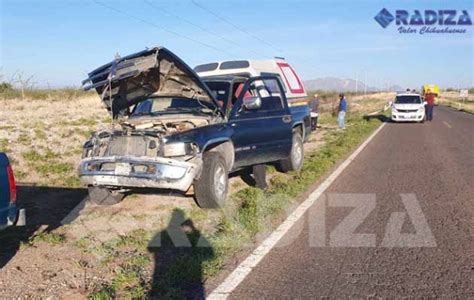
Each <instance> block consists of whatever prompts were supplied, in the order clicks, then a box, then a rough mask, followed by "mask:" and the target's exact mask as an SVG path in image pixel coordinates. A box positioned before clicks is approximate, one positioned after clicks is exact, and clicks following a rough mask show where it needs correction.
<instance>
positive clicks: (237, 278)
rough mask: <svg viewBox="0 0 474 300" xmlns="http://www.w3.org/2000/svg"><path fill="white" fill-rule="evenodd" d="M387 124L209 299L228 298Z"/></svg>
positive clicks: (315, 191)
mask: <svg viewBox="0 0 474 300" xmlns="http://www.w3.org/2000/svg"><path fill="white" fill-rule="evenodd" d="M384 126H385V123H383V124H382V125H381V126H380V127H379V128H377V130H376V131H375V132H374V133H372V135H371V136H369V138H368V139H367V140H366V141H365V142H364V143H362V145H360V146H359V148H357V150H355V151H354V153H352V154H351V155H350V156H349V157H348V158H347V159H346V160H345V161H344V162H343V163H342V164H341V165H340V166H339V167H338V168H337V169H336V170H334V172H333V173H332V174H331V175H329V177H328V178H326V180H324V182H323V183H321V185H320V186H319V187H318V188H317V189H316V190H314V191H313V192H312V193H311V195H309V197H308V198H307V199H306V200H304V201H303V202H302V203H301V204H300V205H299V206H298V207H297V208H296V209H295V210H294V211H293V212H292V213H291V214H290V215H289V216H288V217H287V218H286V220H285V221H283V223H281V224H280V226H278V228H277V229H276V230H275V231H273V232H272V234H271V235H270V236H269V237H268V238H266V239H265V240H264V241H263V242H262V243H261V244H260V245H259V246H258V247H257V248H256V249H255V250H254V251H253V252H252V253H251V254H250V255H249V256H247V258H246V259H245V260H244V261H243V262H241V263H240V265H239V266H237V268H236V269H235V270H234V271H232V273H230V274H229V276H227V278H226V279H225V280H224V281H223V282H222V283H221V284H220V285H219V286H218V287H217V288H216V289H214V290H213V291H212V292H211V294H209V296H208V297H207V299H227V297H228V296H229V295H230V293H232V291H233V290H234V289H235V288H236V287H237V286H238V285H239V284H240V283H241V282H242V281H243V280H244V279H245V277H247V275H248V274H250V272H251V271H252V269H253V268H255V267H256V266H257V265H258V263H259V262H260V261H261V260H262V259H263V258H264V257H265V255H267V254H268V252H270V250H272V248H273V247H275V245H276V244H277V243H278V241H279V240H280V239H281V238H282V237H283V236H284V235H285V234H286V233H287V232H288V231H289V230H290V228H291V227H292V226H293V225H294V224H295V223H296V222H297V221H298V220H299V219H300V218H301V217H302V216H303V215H304V214H305V212H306V211H307V210H308V209H309V208H310V207H311V206H312V205H313V204H314V203H315V201H316V200H317V199H318V198H319V197H320V196H321V194H322V193H323V192H324V191H325V190H326V189H327V188H328V187H329V186H330V185H331V184H332V183H333V182H334V180H336V178H337V177H338V176H339V174H341V173H342V171H344V169H345V168H346V167H347V166H348V165H349V164H350V163H351V162H352V161H353V160H354V159H355V158H356V157H357V155H358V154H359V153H360V152H361V151H362V150H363V149H364V148H365V146H367V144H368V143H369V142H370V141H371V140H372V139H373V138H374V137H375V136H376V135H377V133H379V131H380V130H382V128H383V127H384Z"/></svg>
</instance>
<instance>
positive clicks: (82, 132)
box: [0, 94, 391, 299]
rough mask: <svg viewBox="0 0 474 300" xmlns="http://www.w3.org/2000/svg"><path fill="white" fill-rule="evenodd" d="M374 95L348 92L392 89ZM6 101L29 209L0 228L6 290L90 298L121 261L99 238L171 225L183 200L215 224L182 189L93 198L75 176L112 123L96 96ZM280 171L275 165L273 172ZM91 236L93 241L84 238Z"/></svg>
mask: <svg viewBox="0 0 474 300" xmlns="http://www.w3.org/2000/svg"><path fill="white" fill-rule="evenodd" d="M370 97H371V100H370V101H366V100H365V99H362V98H361V97H356V98H355V99H353V101H351V99H349V103H350V109H351V110H352V111H364V112H372V111H376V110H380V108H381V107H383V105H384V103H385V102H386V101H387V100H386V99H389V98H390V97H391V95H385V94H383V95H378V96H376V95H370ZM376 99H382V100H376ZM3 101H4V103H3V105H4V109H3V110H2V111H0V121H1V123H0V141H1V143H0V145H1V146H2V148H3V150H6V152H7V153H8V155H9V156H10V157H11V158H12V161H13V166H14V169H15V172H16V176H17V179H18V181H19V184H18V185H19V186H18V201H19V203H21V206H22V207H25V208H26V214H27V222H28V225H27V226H26V227H20V228H10V229H7V230H6V231H4V232H2V233H0V242H1V244H2V247H1V249H0V268H1V269H0V295H1V296H2V297H6V298H19V297H22V298H48V297H53V298H64V299H66V298H73V297H78V298H83V297H85V295H87V294H88V293H89V292H90V291H91V290H93V289H94V287H95V286H97V285H100V284H101V283H102V282H104V281H108V280H109V279H110V278H111V276H112V274H113V273H114V269H115V268H116V267H117V265H115V264H114V263H113V262H111V261H110V260H108V257H109V256H108V254H110V253H101V252H100V251H99V250H98V251H93V250H94V249H95V248H94V245H101V244H102V245H103V244H104V243H108V242H110V241H111V240H114V239H116V238H117V237H120V236H123V235H125V234H127V233H129V232H133V231H135V230H139V229H145V230H146V229H151V228H164V227H165V226H166V224H168V222H169V221H170V215H171V212H172V211H173V209H174V208H176V207H179V208H181V209H182V210H183V211H185V212H186V213H188V214H192V215H193V221H194V226H196V227H197V228H200V230H201V231H213V230H215V225H216V222H217V214H216V213H214V212H212V211H205V210H200V209H198V208H197V207H196V205H195V203H194V201H193V199H192V197H189V196H183V195H181V194H174V193H171V192H165V193H163V192H162V191H159V193H158V194H156V193H155V192H158V191H152V192H147V191H143V192H142V193H139V194H135V195H131V196H129V197H127V198H125V200H124V201H123V202H122V203H120V204H118V205H115V206H109V207H104V206H96V205H94V204H91V203H89V202H88V201H87V192H86V190H85V189H83V188H81V187H80V186H79V185H78V181H77V177H76V168H77V165H78V162H79V160H80V157H81V146H82V144H83V142H84V141H85V140H86V138H87V137H88V136H89V134H90V131H91V130H97V129H99V128H101V127H105V126H110V125H109V122H110V118H109V117H108V114H107V112H106V111H105V109H104V108H102V106H101V104H100V101H99V100H98V98H97V97H93V96H91V97H84V98H78V99H76V100H71V101H68V102H62V101H45V100H28V101H26V100H22V101H13V100H11V101H9V100H3ZM364 102H365V103H364ZM323 105H324V104H323ZM335 128H336V126H335V124H329V123H323V124H321V127H320V128H318V130H317V131H316V132H315V133H313V134H312V135H311V137H310V139H309V141H308V142H307V143H306V144H305V152H306V153H309V152H314V151H317V149H318V148H319V147H320V146H321V145H322V144H323V141H324V135H325V134H326V133H327V132H329V131H331V130H335ZM32 151H34V152H36V155H32ZM33 154H35V153H33ZM63 164H65V165H63ZM50 165H53V166H57V168H51V167H50ZM275 173H276V172H275ZM273 175H274V172H270V173H269V175H268V177H270V178H271V177H272V176H273ZM270 178H269V179H270ZM248 184H249V181H248V178H246V177H245V176H241V174H234V175H232V178H231V180H230V192H231V193H235V192H236V191H238V190H240V189H242V188H245V187H247V186H248ZM86 238H87V240H88V242H89V243H90V241H91V240H93V243H92V244H89V245H84V244H83V242H84V241H85V239H86ZM94 243H95V244H94ZM85 247H87V248H88V251H87V253H85V251H84V248H85ZM91 249H92V250H91ZM101 249H102V248H101ZM149 272H150V274H151V272H152V266H151V264H150V267H149Z"/></svg>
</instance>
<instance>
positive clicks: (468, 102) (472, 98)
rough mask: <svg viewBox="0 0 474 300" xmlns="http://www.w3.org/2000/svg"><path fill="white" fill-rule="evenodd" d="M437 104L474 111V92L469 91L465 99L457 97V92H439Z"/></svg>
mask: <svg viewBox="0 0 474 300" xmlns="http://www.w3.org/2000/svg"><path fill="white" fill-rule="evenodd" d="M438 101H439V104H440V105H445V106H449V107H452V108H455V109H459V110H463V111H466V112H470V113H474V94H473V93H470V94H469V97H468V98H467V99H461V98H459V93H458V92H445V93H441V97H440V98H439V100H438Z"/></svg>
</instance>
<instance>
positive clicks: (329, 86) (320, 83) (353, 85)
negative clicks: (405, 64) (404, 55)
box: [303, 77, 403, 92]
mask: <svg viewBox="0 0 474 300" xmlns="http://www.w3.org/2000/svg"><path fill="white" fill-rule="evenodd" d="M303 83H304V86H305V88H306V90H308V91H311V90H312V91H314V90H323V91H336V92H354V91H356V90H357V91H359V92H362V91H364V90H365V83H363V82H362V81H360V80H359V81H356V80H354V79H342V78H336V77H323V78H316V79H311V80H305V81H303ZM377 90H379V89H378V88H376V87H371V86H368V87H367V91H369V92H372V91H377ZM389 90H390V91H401V90H403V88H402V87H400V86H398V85H393V86H391V87H390V88H389Z"/></svg>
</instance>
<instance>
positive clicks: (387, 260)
mask: <svg viewBox="0 0 474 300" xmlns="http://www.w3.org/2000/svg"><path fill="white" fill-rule="evenodd" d="M345 193H353V194H355V195H352V196H350V197H349V198H346V200H344V199H343V201H342V202H344V201H347V202H348V203H349V202H351V201H364V199H369V200H367V201H369V202H370V201H372V200H370V198H371V197H375V208H374V209H373V210H372V211H371V212H370V214H369V215H368V216H367V217H366V218H362V221H363V222H362V223H361V224H360V226H358V227H357V229H356V230H355V233H356V234H359V233H364V234H372V236H371V237H369V238H368V239H367V240H365V242H362V244H363V245H365V246H361V247H354V241H353V240H351V237H350V236H343V237H342V238H341V241H340V242H339V243H344V242H347V243H349V245H352V246H338V245H337V244H338V242H337V237H338V236H340V234H339V233H337V230H336V231H334V230H335V228H336V227H337V226H340V225H341V223H342V222H343V220H346V221H347V219H346V217H347V216H348V215H349V214H350V213H353V212H354V210H353V208H351V207H340V206H341V204H337V203H335V202H334V200H331V199H335V198H334V197H336V196H335V195H337V194H345ZM361 194H369V195H361ZM400 194H411V196H409V201H408V202H409V204H408V205H407V207H406V206H405V205H404V203H403V202H402V197H401V196H400ZM371 195H372V196H371ZM324 196H325V197H326V198H325V199H327V200H325V201H323V202H322V201H319V200H318V201H317V202H316V203H318V205H319V207H317V208H316V209H310V210H309V211H308V212H307V213H306V215H305V217H304V218H301V219H300V221H299V223H297V224H295V226H294V227H293V228H292V229H291V230H290V232H289V233H288V234H287V235H286V236H285V237H284V239H282V240H281V241H280V245H279V247H275V248H273V249H272V250H271V251H270V253H269V254H268V255H267V256H266V257H265V258H264V259H263V260H262V261H261V262H260V263H259V264H258V266H257V267H256V268H255V269H253V270H252V272H251V273H250V274H249V275H248V276H247V277H246V278H245V280H244V281H243V282H242V283H241V284H240V285H239V286H238V287H237V288H236V289H235V290H234V291H233V293H232V294H231V296H230V298H235V299H242V298H245V299H248V298H262V297H264V298H281V297H290V298H314V297H329V298H341V297H342V298H348V297H364V298H366V297H410V298H411V297H413V298H414V297H442V298H453V297H459V298H472V297H474V219H473V216H474V115H469V114H465V113H461V112H456V111H453V110H450V109H447V108H443V107H436V108H435V115H434V121H433V122H431V123H424V124H393V123H390V124H387V125H386V126H385V128H383V129H382V130H381V131H380V132H379V133H378V135H377V136H376V137H375V138H374V139H373V140H372V142H371V143H370V144H369V145H367V147H366V148H365V149H364V150H363V151H362V152H361V153H360V154H359V156H358V157H357V158H356V159H355V160H354V161H353V162H352V163H351V164H350V165H349V166H348V167H347V168H346V169H345V170H344V172H343V173H342V174H341V175H340V176H339V177H338V178H337V179H336V181H334V182H333V184H332V185H331V186H330V187H329V189H328V190H327V191H326V193H325V195H324ZM359 198H361V199H362V200H360V199H359ZM354 199H355V200H354ZM357 199H359V200H357ZM413 199H415V200H413ZM320 200H321V199H320ZM321 203H325V206H321ZM416 203H418V204H419V205H418V207H420V208H421V212H420V211H418V210H417V209H416V207H417V205H416ZM364 207H365V208H367V207H369V208H370V205H366V206H364ZM321 210H323V212H324V213H325V214H324V217H325V221H326V224H325V231H324V232H325V233H326V239H325V240H324V239H323V243H324V241H325V243H324V244H325V246H321V242H320V243H319V244H317V243H316V242H314V241H315V240H316V241H318V240H317V238H316V239H315V236H319V237H320V234H321V232H322V231H321V230H319V231H318V230H316V229H315V228H316V227H315V226H316V225H314V224H319V225H321V222H318V220H319V221H320V219H316V218H321ZM315 212H316V213H315ZM317 212H319V214H318V213H317ZM404 212H405V216H406V218H405V219H404V222H403V223H400V224H399V226H398V231H397V230H394V228H395V229H397V226H396V225H394V224H395V223H396V222H395V223H393V222H392V221H393V220H392V221H390V220H391V218H394V219H397V215H398V217H400V213H404ZM397 213H398V214H397ZM411 217H413V218H414V220H412V218H411ZM359 220H361V218H360V217H356V218H354V220H352V224H356V223H357V222H356V221H359ZM424 220H426V222H423V221H424ZM354 222H356V223H354ZM391 222H392V223H391ZM389 223H390V224H391V225H390V226H389ZM401 224H403V225H401ZM420 224H421V225H420ZM356 225H357V224H356ZM417 225H418V226H421V227H416V226H417ZM423 225H426V226H427V227H428V231H427V230H426V226H424V227H423ZM400 227H401V228H400ZM319 228H321V227H319ZM393 232H395V233H397V232H400V233H401V234H412V235H413V234H419V235H421V236H415V237H414V238H413V239H412V240H411V242H410V241H409V242H407V243H405V244H403V241H402V240H400V239H396V238H395V239H393V238H392V239H390V237H391V236H390V233H393ZM430 232H431V233H432V239H430V236H429V233H430ZM331 234H333V235H334V236H331ZM373 235H375V236H373ZM392 237H393V236H392ZM373 238H375V239H373ZM384 239H386V240H387V241H392V242H393V241H394V242H393V243H394V244H391V245H392V246H393V245H395V246H394V247H392V246H390V243H388V244H387V243H386V244H384ZM288 241H292V242H290V243H289V244H287V245H284V244H285V243H286V242H288ZM319 241H321V240H319ZM364 243H365V244H364ZM417 243H418V244H417ZM419 243H421V244H419ZM433 243H434V244H433ZM318 245H319V246H318ZM420 245H421V246H420Z"/></svg>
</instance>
